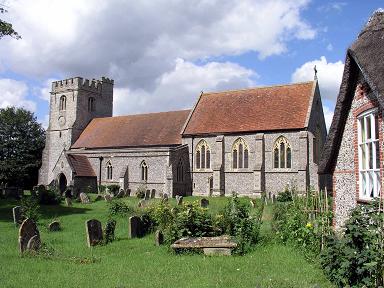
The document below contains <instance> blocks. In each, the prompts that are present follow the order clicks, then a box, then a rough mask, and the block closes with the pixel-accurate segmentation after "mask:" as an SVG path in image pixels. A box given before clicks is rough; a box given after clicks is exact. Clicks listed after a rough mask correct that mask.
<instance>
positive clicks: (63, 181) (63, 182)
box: [59, 173, 67, 194]
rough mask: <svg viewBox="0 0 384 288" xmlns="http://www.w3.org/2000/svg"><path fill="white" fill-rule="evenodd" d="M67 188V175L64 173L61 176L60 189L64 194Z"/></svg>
mask: <svg viewBox="0 0 384 288" xmlns="http://www.w3.org/2000/svg"><path fill="white" fill-rule="evenodd" d="M66 188H67V177H65V175H64V174H63V173H61V174H60V176H59V190H60V193H61V194H63V193H64V191H65V189H66Z"/></svg>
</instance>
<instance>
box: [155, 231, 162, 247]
mask: <svg viewBox="0 0 384 288" xmlns="http://www.w3.org/2000/svg"><path fill="white" fill-rule="evenodd" d="M163 243H164V234H163V232H161V231H160V230H157V231H156V233H155V245H156V246H160V245H162V244H163Z"/></svg>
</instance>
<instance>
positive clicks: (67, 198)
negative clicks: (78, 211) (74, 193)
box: [65, 197, 72, 207]
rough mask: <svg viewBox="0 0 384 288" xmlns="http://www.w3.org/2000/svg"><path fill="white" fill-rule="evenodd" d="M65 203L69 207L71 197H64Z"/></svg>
mask: <svg viewBox="0 0 384 288" xmlns="http://www.w3.org/2000/svg"><path fill="white" fill-rule="evenodd" d="M65 205H67V207H71V206H72V199H71V198H69V197H65Z"/></svg>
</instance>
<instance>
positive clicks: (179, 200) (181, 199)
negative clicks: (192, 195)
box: [176, 195, 183, 205]
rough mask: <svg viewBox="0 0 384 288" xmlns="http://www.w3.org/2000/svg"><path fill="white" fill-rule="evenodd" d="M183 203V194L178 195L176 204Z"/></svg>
mask: <svg viewBox="0 0 384 288" xmlns="http://www.w3.org/2000/svg"><path fill="white" fill-rule="evenodd" d="M181 204H183V196H179V195H177V196H176V205H181Z"/></svg>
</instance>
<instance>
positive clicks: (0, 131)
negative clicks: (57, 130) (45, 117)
mask: <svg viewBox="0 0 384 288" xmlns="http://www.w3.org/2000/svg"><path fill="white" fill-rule="evenodd" d="M44 142H45V131H44V129H43V128H42V127H41V124H39V123H37V121H36V117H35V116H34V114H33V113H32V112H30V111H27V110H25V109H23V108H15V107H8V108H4V109H0V183H1V182H4V183H8V185H9V186H18V187H23V188H31V187H32V186H33V185H35V184H36V183H37V176H38V169H39V167H40V165H41V155H42V151H43V148H44Z"/></svg>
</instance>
